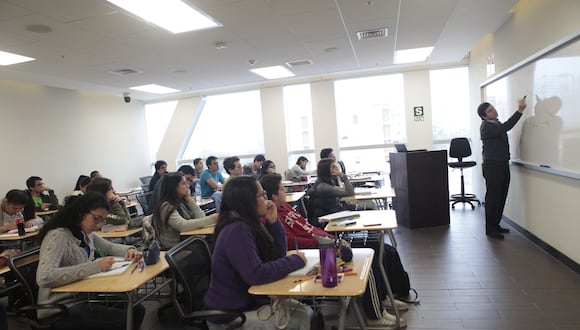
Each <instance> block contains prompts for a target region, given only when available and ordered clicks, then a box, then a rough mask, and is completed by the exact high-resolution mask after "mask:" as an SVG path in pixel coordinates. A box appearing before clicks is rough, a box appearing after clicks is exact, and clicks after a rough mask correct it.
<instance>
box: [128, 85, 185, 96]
mask: <svg viewBox="0 0 580 330" xmlns="http://www.w3.org/2000/svg"><path fill="white" fill-rule="evenodd" d="M130 89H133V90H136V91H141V92H147V93H153V94H169V93H176V92H180V90H178V89H173V88H169V87H165V86H161V85H156V84H149V85H142V86H135V87H130Z"/></svg>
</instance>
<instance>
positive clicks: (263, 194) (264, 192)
mask: <svg viewBox="0 0 580 330" xmlns="http://www.w3.org/2000/svg"><path fill="white" fill-rule="evenodd" d="M256 197H264V199H268V192H267V191H266V190H264V191H263V192H262V193H261V194H257V195H256Z"/></svg>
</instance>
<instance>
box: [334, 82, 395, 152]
mask: <svg viewBox="0 0 580 330" xmlns="http://www.w3.org/2000/svg"><path fill="white" fill-rule="evenodd" d="M334 88H335V99H336V115H337V118H338V120H337V129H338V136H339V142H338V143H339V147H340V148H345V147H356V146H364V145H376V144H390V143H393V142H396V141H404V140H406V128H405V108H404V103H405V101H404V90H403V75H402V74H393V75H386V76H377V77H365V78H356V79H348V80H337V81H335V83H334ZM386 134H388V135H386Z"/></svg>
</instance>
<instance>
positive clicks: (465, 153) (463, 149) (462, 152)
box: [448, 137, 481, 210]
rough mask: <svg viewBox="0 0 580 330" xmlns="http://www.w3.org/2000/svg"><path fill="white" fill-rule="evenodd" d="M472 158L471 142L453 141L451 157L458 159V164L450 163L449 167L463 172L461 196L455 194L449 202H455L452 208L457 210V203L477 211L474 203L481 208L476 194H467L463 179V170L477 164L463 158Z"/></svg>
mask: <svg viewBox="0 0 580 330" xmlns="http://www.w3.org/2000/svg"><path fill="white" fill-rule="evenodd" d="M469 156H471V146H470V145H469V140H467V138H464V137H461V138H454V139H452V140H451V144H450V145H449V157H452V158H457V161H456V162H450V163H449V164H448V165H449V167H451V168H458V169H459V170H460V171H461V194H453V195H451V196H450V197H449V201H450V202H453V203H452V204H451V208H452V209H454V208H455V204H457V203H463V205H465V203H468V204H469V205H471V209H472V210H473V209H475V205H473V203H477V205H478V206H481V202H480V201H479V199H478V198H477V197H476V196H475V195H474V194H466V193H465V180H464V178H463V169H464V168H468V167H474V166H475V165H476V164H477V163H476V162H474V161H464V160H463V158H465V157H469Z"/></svg>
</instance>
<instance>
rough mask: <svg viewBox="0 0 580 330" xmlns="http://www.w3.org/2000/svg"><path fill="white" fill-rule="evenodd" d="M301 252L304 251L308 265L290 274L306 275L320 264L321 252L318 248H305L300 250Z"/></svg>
mask: <svg viewBox="0 0 580 330" xmlns="http://www.w3.org/2000/svg"><path fill="white" fill-rule="evenodd" d="M300 252H302V253H304V255H305V256H306V260H308V262H307V263H306V266H304V267H303V268H300V269H298V270H295V271H293V272H292V273H290V274H288V276H304V275H306V274H307V273H308V272H309V271H311V270H312V268H314V267H315V266H318V264H320V253H319V252H318V249H303V250H300Z"/></svg>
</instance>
